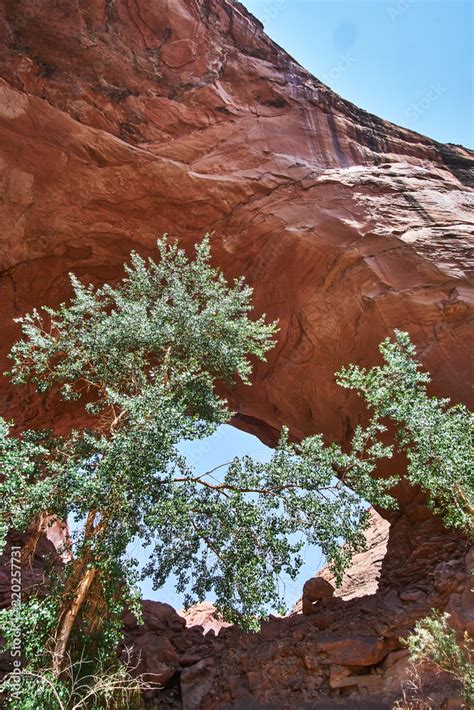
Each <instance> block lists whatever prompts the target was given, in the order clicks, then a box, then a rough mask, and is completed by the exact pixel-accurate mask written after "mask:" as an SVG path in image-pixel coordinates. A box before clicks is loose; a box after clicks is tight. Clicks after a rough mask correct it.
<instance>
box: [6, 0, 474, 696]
mask: <svg viewBox="0 0 474 710" xmlns="http://www.w3.org/2000/svg"><path fill="white" fill-rule="evenodd" d="M473 170H474V155H473V153H472V151H470V150H468V149H465V148H463V147H461V146H455V145H449V144H448V145H443V144H440V143H437V142H436V141H433V140H431V139H429V138H426V137H424V136H421V135H419V134H416V133H414V132H412V131H409V130H407V129H404V128H401V127H398V126H395V125H393V124H391V123H389V122H387V121H384V120H382V119H380V118H377V117H376V116H373V115H371V114H369V113H367V112H366V111H364V110H362V109H359V108H357V107H356V106H354V105H353V104H351V103H349V102H348V101H345V100H344V99H342V98H341V97H339V96H338V95H336V94H335V93H334V92H333V91H331V90H330V89H329V88H328V87H327V86H325V85H324V84H322V83H321V82H320V81H319V80H318V79H316V78H315V77H313V76H311V75H310V74H309V73H308V72H307V71H305V70H304V69H303V68H302V67H301V66H300V65H299V64H297V62H295V61H294V60H293V59H292V58H291V57H290V56H289V55H288V54H287V53H286V52H285V51H284V50H283V49H282V48H280V47H279V46H278V45H276V44H275V43H274V42H272V40H271V39H269V38H268V37H267V36H266V35H265V33H264V30H263V28H262V26H261V24H260V23H259V22H258V21H257V20H256V19H255V18H254V17H252V15H250V14H249V13H248V12H247V11H246V10H245V8H244V7H243V5H241V4H240V3H238V2H236V1H231V0H155V1H154V2H151V0H144V1H143V2H136V3H133V2H129V1H128V0H112V1H111V0H4V2H2V3H1V6H0V194H1V200H0V323H1V327H2V338H1V340H0V367H1V368H2V369H4V368H5V367H7V362H8V361H7V359H6V355H7V353H8V351H9V348H10V347H11V344H12V342H13V341H14V340H15V339H16V338H17V337H18V333H19V331H18V325H17V324H15V323H14V322H13V320H12V319H13V318H14V317H18V316H21V315H22V314H24V313H25V312H27V311H29V310H31V309H32V308H33V307H37V306H40V305H42V304H48V305H56V304H58V303H59V302H60V301H62V300H65V299H66V298H67V297H68V295H69V293H70V288H69V280H68V273H69V272H70V271H74V272H75V273H76V274H77V275H78V276H79V277H80V278H81V279H83V280H85V281H92V282H95V283H102V282H104V281H114V280H115V279H117V278H119V277H120V276H121V273H122V272H121V265H122V263H123V261H124V260H125V259H126V258H127V256H128V254H129V253H130V251H131V250H132V249H136V250H137V251H139V252H140V253H141V254H143V255H147V254H149V255H153V254H154V253H155V241H156V239H157V238H158V237H159V236H161V234H163V233H164V232H167V233H169V234H170V235H171V236H172V237H174V238H178V239H179V240H180V241H181V243H182V244H183V245H185V247H186V248H187V249H188V250H189V252H190V253H191V251H192V245H193V244H194V243H195V242H196V241H197V240H199V239H200V238H201V237H202V236H203V235H204V233H205V232H206V231H210V232H211V233H212V245H213V255H214V259H215V262H216V263H217V264H219V265H220V266H221V267H222V268H223V270H224V272H225V273H226V274H227V275H228V276H229V277H232V276H235V275H240V274H245V276H246V277H247V280H248V281H249V283H250V284H252V285H253V286H254V288H255V294H254V303H255V309H256V314H258V315H259V314H261V313H263V312H265V313H267V315H268V316H269V318H271V319H273V318H278V319H279V321H280V332H279V336H278V342H277V344H276V347H275V348H274V350H273V351H272V352H271V353H269V357H268V361H267V363H264V364H258V365H257V366H256V368H255V373H254V385H253V386H252V387H243V386H239V385H238V386H237V387H236V388H234V389H233V390H232V391H231V392H230V393H229V397H230V400H231V405H232V407H233V408H234V410H235V411H236V412H237V414H236V417H235V422H234V423H235V424H236V425H237V426H239V427H241V428H243V429H246V430H248V431H251V432H253V433H256V434H258V436H260V437H261V438H262V439H263V440H264V441H266V442H267V443H270V444H271V443H274V442H275V440H276V439H277V438H278V434H279V431H280V428H281V426H282V425H283V424H286V425H288V426H289V428H290V432H291V434H292V436H293V437H295V438H300V437H303V436H305V435H309V434H313V433H316V432H320V431H321V432H323V433H324V435H325V436H326V438H327V439H328V440H331V439H336V440H340V441H344V440H347V438H348V437H349V436H350V434H351V432H352V430H353V428H354V426H355V425H356V424H357V423H358V422H359V421H360V420H361V418H363V411H362V408H361V403H360V401H359V400H358V399H357V397H355V396H354V395H353V394H351V393H349V392H347V391H345V390H342V389H341V388H339V387H338V386H337V385H336V383H335V381H334V372H335V371H336V370H338V369H340V367H341V366H343V365H347V364H348V363H349V362H357V363H359V364H364V365H367V366H370V365H372V364H374V363H376V362H378V361H379V360H378V352H377V346H378V343H379V342H380V341H381V340H382V339H383V338H384V337H386V336H387V335H389V334H390V333H391V331H392V330H393V329H394V328H400V329H404V330H407V331H408V332H409V333H410V335H411V337H412V339H413V341H414V342H415V343H416V345H417V347H418V352H419V355H420V359H421V361H422V362H423V364H424V365H425V366H426V367H427V368H428V369H429V370H430V372H431V373H432V376H433V383H432V391H433V393H435V394H437V395H442V396H449V397H451V398H452V400H453V401H454V402H464V403H466V404H468V405H472V390H471V388H470V376H471V373H472V355H471V354H472V352H473V342H472V341H473V338H472V332H473V329H472V301H473V299H472V273H471V271H470V268H471V269H472V260H471V256H472V252H471V251H470V247H471V245H472V236H473V234H474V210H473V205H474V187H473V186H474V176H473ZM2 379H3V381H2V384H1V411H0V414H1V415H2V416H6V417H7V418H9V417H12V418H14V419H15V420H16V421H17V422H18V423H19V424H20V425H21V426H31V425H46V426H51V425H54V426H55V427H56V428H58V429H67V428H68V427H69V426H70V425H71V423H72V422H73V421H74V418H75V416H76V414H75V412H74V410H73V408H72V407H71V405H70V404H68V406H67V408H66V407H62V406H60V405H58V402H57V400H56V399H54V398H53V397H51V398H48V399H46V400H45V402H41V403H40V402H39V401H38V400H37V399H36V398H35V397H34V396H33V394H32V393H31V392H30V391H28V390H27V388H22V389H21V390H20V389H18V388H17V389H13V388H11V387H9V385H8V382H7V380H6V379H5V378H2ZM397 497H398V501H399V503H400V507H401V510H400V512H397V513H396V514H394V515H392V516H391V518H390V522H391V526H390V535H389V537H388V541H387V537H386V535H387V529H388V523H387V522H383V523H380V521H379V522H377V518H376V517H374V522H373V528H372V529H373V536H372V537H371V538H370V539H369V540H368V552H367V553H365V554H364V555H361V556H360V557H358V559H356V560H355V565H354V566H353V568H352V569H351V570H349V572H348V573H347V575H346V577H345V580H344V583H343V587H342V589H341V590H340V591H338V590H336V592H335V595H334V596H333V597H330V596H328V597H325V598H323V599H319V600H318V601H317V603H315V604H314V602H311V604H314V608H313V609H312V610H311V611H312V613H311V615H309V616H305V615H303V614H299V613H295V614H292V615H291V616H289V617H287V618H284V619H280V618H274V619H271V620H270V621H268V622H267V623H266V624H264V626H263V628H262V631H261V633H260V634H258V635H246V634H243V633H241V632H240V631H239V630H238V629H236V628H235V627H224V628H218V626H219V623H218V622H217V621H216V619H215V617H214V616H213V614H212V610H210V609H209V608H207V607H206V608H201V609H194V610H191V611H190V612H188V613H187V614H186V618H184V617H181V616H179V615H178V614H177V613H176V612H175V611H174V610H173V609H172V608H171V607H169V606H168V605H166V604H160V603H159V602H146V603H145V608H144V612H145V613H144V624H143V625H142V626H138V625H137V623H136V620H134V619H133V618H131V617H130V616H126V617H125V618H124V634H125V635H124V647H123V648H122V649H121V652H125V644H126V645H127V646H130V647H131V648H132V650H133V652H134V653H135V654H136V658H139V659H140V664H141V665H140V669H141V671H142V672H144V673H148V674H153V675H156V676H159V677H160V679H161V682H162V684H163V685H164V686H165V690H164V691H161V693H160V694H159V699H156V698H151V697H150V698H149V699H148V700H149V702H150V703H151V704H152V703H155V704H156V703H158V707H166V706H169V707H184V708H186V709H187V710H193V709H194V708H196V710H197V709H198V708H200V709H201V710H222V709H224V708H234V709H237V708H242V709H245V710H248V709H251V708H272V710H275V709H278V708H284V709H285V708H288V709H290V708H295V707H298V708H308V709H309V708H313V707H317V708H318V709H319V710H322V709H323V708H326V707H328V708H332V707H345V708H351V709H352V708H358V707H360V708H370V707H373V708H377V709H378V708H385V707H387V708H388V707H392V705H393V699H394V698H396V697H400V693H401V688H402V685H403V683H404V682H405V681H406V680H407V678H408V675H409V673H410V670H409V666H408V662H407V658H406V654H405V653H404V651H403V648H402V644H401V641H400V639H401V638H403V636H406V635H407V634H408V633H409V632H410V629H411V628H412V627H413V625H414V623H415V622H416V620H417V619H419V618H420V617H422V616H424V615H426V614H427V613H428V612H429V610H430V609H431V608H433V607H437V608H440V609H448V610H449V611H450V613H451V616H452V619H453V623H454V624H455V626H456V628H457V630H458V631H459V633H460V634H461V633H462V632H463V631H464V630H466V629H471V630H472V627H473V624H474V600H473V593H472V587H473V583H472V577H471V576H470V570H471V569H472V567H473V566H474V564H473V553H472V551H471V552H469V546H468V544H467V542H466V541H465V540H463V539H462V538H460V537H459V536H457V535H455V534H453V533H450V532H448V531H446V530H445V529H444V528H443V526H442V525H441V523H440V521H438V520H436V519H435V518H433V517H432V516H430V515H429V514H428V513H427V511H426V508H425V507H424V505H423V498H422V496H420V494H419V492H417V491H416V490H412V489H409V488H408V487H407V486H405V485H399V486H398V488H397ZM384 526H385V527H384ZM44 544H45V545H46V546H48V545H49V547H48V549H50V547H51V545H50V543H46V542H45V543H44ZM45 549H46V548H45ZM385 549H386V553H385ZM7 553H8V550H7ZM38 554H39V555H41V554H43V553H42V552H41V549H40V548H39V550H38ZM7 560H8V555H7V558H6V559H4V560H3V562H4V565H3V567H2V570H1V574H0V606H7V605H8V604H9V596H8V594H9V592H8V589H9V586H8V585H9V579H8V574H9V572H8V561H7ZM42 565H43V562H42V558H39V557H38V559H35V568H34V570H33V571H31V572H27V571H25V574H31V575H33V577H32V580H33V581H34V582H35V583H36V579H37V578H38V580H41V579H42V575H43V567H42ZM35 575H36V576H35ZM319 576H322V577H323V579H325V580H326V581H327V582H330V583H332V581H333V580H332V579H331V577H330V574H329V572H328V571H327V570H326V571H323V572H322V573H320V575H319ZM28 579H29V578H28ZM187 622H188V625H186V623H187ZM209 624H210V625H209ZM217 632H219V633H218V635H217V636H216V634H217ZM1 664H2V665H1V667H0V671H3V670H5V669H6V668H7V667H8V663H7V661H5V659H2V660H1ZM430 678H431V677H430V676H429V673H427V675H426V679H427V681H426V682H427V683H428V684H429V683H431V679H430ZM433 684H434V685H432V686H430V687H429V692H430V697H432V698H434V700H433V707H441V706H442V705H443V703H447V702H448V700H449V699H451V700H452V699H453V698H454V697H455V695H456V689H455V688H452V687H451V685H450V684H449V682H448V681H447V680H446V679H439V678H438V679H436V678H435V679H434V680H433ZM436 684H437V685H436ZM450 702H451V701H450ZM451 707H453V706H451Z"/></svg>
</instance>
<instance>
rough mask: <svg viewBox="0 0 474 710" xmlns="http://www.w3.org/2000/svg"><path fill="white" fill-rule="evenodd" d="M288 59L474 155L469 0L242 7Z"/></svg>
mask: <svg viewBox="0 0 474 710" xmlns="http://www.w3.org/2000/svg"><path fill="white" fill-rule="evenodd" d="M243 4H244V5H245V6H246V7H247V8H248V10H250V12H252V13H253V14H254V15H255V16H256V17H258V19H259V20H261V21H262V22H263V24H264V26H265V31H266V33H267V34H268V35H269V36H270V37H271V38H272V39H273V40H275V42H277V43H278V44H279V45H281V46H282V47H283V48H284V49H286V51H287V52H289V54H291V56H292V57H294V58H295V59H296V60H297V61H298V62H300V64H302V65H303V66H304V67H305V68H306V69H308V70H309V71H310V72H311V73H312V74H314V75H315V76H316V77H318V79H320V80H321V81H324V83H326V84H328V85H329V86H330V87H331V88H332V89H334V91H336V92H337V93H338V94H340V95H341V96H343V97H344V98H346V99H349V100H350V101H352V102H353V103H355V104H357V106H360V107H361V108H364V109H366V110H367V111H370V112H372V113H375V114H377V115H378V116H381V117H382V118H385V119H387V120H389V121H392V122H393V123H397V124H399V125H402V126H406V127H408V128H411V129H413V130H415V131H418V132H419V133H423V134H425V135H428V136H430V137H431V138H434V139H436V140H439V141H442V142H449V143H461V144H463V145H465V146H467V147H470V148H474V114H473V102H474V93H473V64H474V56H473V36H474V33H473V30H474V27H473V15H474V3H473V2H472V0H243Z"/></svg>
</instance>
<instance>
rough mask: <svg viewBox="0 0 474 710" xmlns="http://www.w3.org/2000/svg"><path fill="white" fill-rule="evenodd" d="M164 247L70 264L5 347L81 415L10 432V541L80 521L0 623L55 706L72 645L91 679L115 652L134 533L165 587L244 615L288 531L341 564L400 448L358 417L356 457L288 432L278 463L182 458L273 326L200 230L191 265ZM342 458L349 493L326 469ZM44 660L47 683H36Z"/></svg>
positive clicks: (255, 606)
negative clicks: (55, 301)
mask: <svg viewBox="0 0 474 710" xmlns="http://www.w3.org/2000/svg"><path fill="white" fill-rule="evenodd" d="M158 249H159V257H160V258H159V261H158V263H155V262H154V261H153V260H151V259H150V260H148V261H145V260H143V259H142V258H141V257H139V256H138V255H136V254H132V257H131V262H130V264H129V265H127V266H126V267H125V277H124V278H123V279H122V281H120V283H119V284H118V285H117V286H115V287H112V286H109V285H105V286H103V287H101V288H94V287H93V286H91V285H88V286H85V285H82V284H81V283H80V282H79V281H78V280H77V279H76V278H75V277H72V279H71V280H72V287H73V291H74V295H73V297H72V299H71V301H70V302H69V303H67V304H62V305H61V306H60V307H59V308H58V309H51V308H45V309H43V310H42V311H41V312H39V311H33V312H32V313H31V314H29V315H27V316H25V317H24V318H22V319H20V323H21V327H22V332H23V338H22V340H20V341H19V342H18V343H17V344H16V345H15V346H14V347H13V349H12V353H11V357H12V359H13V367H12V370H11V373H10V374H11V376H12V378H13V381H14V382H15V383H17V384H24V383H33V384H34V385H35V386H36V388H37V390H38V392H39V393H40V394H41V393H44V392H46V391H47V390H52V391H53V393H54V394H56V395H57V396H58V397H61V398H63V399H65V400H71V401H74V402H75V405H74V406H75V410H74V411H75V412H77V415H78V421H79V422H80V421H81V419H82V420H84V421H85V420H87V428H85V427H84V426H82V427H81V426H79V425H78V426H77V427H76V428H75V429H74V430H73V431H71V432H70V433H69V434H68V435H67V436H64V437H58V436H54V435H52V434H50V433H47V432H37V431H33V432H25V433H24V434H23V435H22V436H20V437H14V436H12V435H11V432H10V431H9V428H10V425H9V424H7V423H6V422H4V421H2V424H1V428H0V454H1V455H2V475H3V482H2V484H1V486H0V512H1V526H2V527H1V533H2V538H3V542H5V539H6V534H7V532H8V530H11V529H16V530H20V531H27V530H29V531H30V533H31V538H30V543H29V544H28V545H27V546H26V548H25V550H24V553H25V556H26V557H30V558H31V556H32V555H33V553H34V546H35V543H36V541H37V539H38V537H39V535H40V534H41V533H42V532H44V531H45V529H46V526H47V525H51V524H53V523H59V524H61V523H62V522H64V521H67V520H69V521H70V522H72V528H73V533H72V535H71V538H70V541H69V549H68V550H67V552H68V554H69V555H70V559H69V561H67V562H66V564H64V565H59V566H58V565H57V566H56V567H55V568H54V569H53V568H52V569H51V575H50V576H51V581H50V586H49V588H48V594H47V595H46V597H45V598H44V599H41V598H39V597H38V596H32V597H31V598H30V599H29V600H26V601H25V602H24V604H22V606H21V607H20V608H16V609H14V610H11V611H9V612H4V613H3V621H2V626H3V631H4V635H5V636H6V638H7V641H8V639H9V638H11V637H12V635H13V634H14V632H15V631H16V630H17V629H18V628H23V629H24V630H25V632H26V629H28V634H27V635H28V639H29V640H28V642H27V643H26V644H25V646H24V649H23V651H24V656H25V660H26V663H27V666H26V669H25V673H29V674H30V675H29V676H28V680H25V684H24V688H26V690H25V693H26V695H29V696H31V693H33V692H35V693H37V694H38V693H39V694H40V693H43V695H42V696H41V700H38V698H39V697H40V696H39V695H38V698H37V702H38V703H40V704H41V702H43V703H50V705H49V706H51V707H54V703H55V702H57V697H56V695H57V693H58V692H59V691H60V690H61V692H63V691H64V692H65V689H64V684H65V683H66V680H65V679H66V676H67V671H68V669H69V668H70V667H71V663H72V664H74V663H77V658H81V659H82V660H83V665H84V664H86V666H87V664H89V665H88V666H87V668H86V670H84V669H83V671H82V672H83V673H87V674H89V676H90V675H91V674H92V675H93V668H94V664H96V665H97V663H98V662H99V661H100V664H102V665H101V667H102V668H103V663H104V658H108V659H110V663H111V664H112V663H113V659H114V658H115V647H116V644H117V641H118V639H119V636H120V614H121V611H122V609H123V606H124V605H125V604H128V605H131V604H132V603H133V598H134V594H135V591H134V590H135V582H136V577H137V575H136V570H135V568H134V562H133V560H130V559H129V558H128V556H127V546H128V545H129V543H130V542H131V541H132V540H134V539H136V538H140V539H141V540H142V542H143V543H144V544H145V545H149V544H151V545H152V546H153V552H152V554H151V555H150V563H149V565H148V568H147V570H146V573H147V574H149V575H151V576H152V577H153V579H154V582H155V584H156V585H157V586H160V585H162V584H163V583H164V582H165V580H166V579H167V578H168V577H169V575H171V574H172V573H174V574H175V575H176V576H177V580H178V582H177V586H178V590H179V591H183V592H184V591H186V601H187V602H188V603H190V602H191V601H192V600H201V599H203V598H204V597H205V596H206V594H208V593H209V592H211V591H214V593H215V595H216V599H217V606H218V608H219V609H220V610H221V611H222V612H223V613H224V615H225V617H226V618H227V619H230V620H233V621H237V622H238V623H240V624H242V625H243V626H246V627H252V626H255V625H256V624H257V623H258V618H259V617H260V616H261V615H262V614H265V612H266V611H267V610H268V609H269V607H270V606H273V607H275V606H278V607H279V606H281V598H280V593H279V587H278V579H279V576H280V575H281V574H282V573H287V574H289V575H290V576H293V577H294V576H295V574H296V573H297V570H298V568H299V566H300V564H301V556H300V554H299V553H300V550H301V547H302V545H303V539H298V540H297V541H295V540H294V537H292V534H293V533H296V532H299V533H300V534H301V533H302V534H303V535H304V537H305V539H306V540H308V541H309V542H311V543H317V544H319V545H320V546H321V547H322V549H323V551H324V553H325V554H326V556H327V557H328V559H329V560H330V562H331V563H332V564H333V566H334V568H335V569H336V572H337V574H338V575H339V577H340V575H341V574H342V571H343V569H344V567H345V565H346V564H347V562H348V561H349V560H350V558H351V555H352V554H353V553H354V551H356V550H358V549H360V548H361V547H362V546H363V544H364V540H363V530H364V528H365V526H366V524H367V521H368V516H367V511H366V509H365V508H366V505H365V504H364V503H363V501H361V498H360V496H362V497H363V498H365V499H370V500H372V501H376V502H379V503H380V504H387V503H388V501H389V498H388V496H387V495H386V494H385V488H386V484H385V483H381V482H377V481H375V480H374V479H373V478H371V475H370V474H371V473H372V472H373V470H374V468H375V465H376V462H377V460H378V458H380V457H382V456H385V455H388V454H389V453H390V452H389V450H388V449H387V448H386V447H384V446H382V445H381V444H379V443H376V442H375V443H374V442H373V441H372V439H371V434H374V433H375V431H374V432H371V433H367V432H362V431H361V430H358V431H357V432H356V433H355V436H354V439H353V442H352V447H351V449H350V451H349V453H347V452H344V451H343V450H342V449H341V447H339V446H337V445H331V446H329V447H325V446H324V444H323V440H322V437H321V436H315V437H311V438H309V439H307V440H305V441H304V442H302V443H301V444H291V443H290V442H289V441H288V437H287V435H286V433H285V432H284V433H283V435H282V439H281V442H280V445H279V447H278V448H277V449H276V451H275V453H274V455H273V457H272V459H271V461H270V462H269V463H259V462H256V461H253V460H251V459H250V458H248V457H246V458H244V459H242V460H234V461H232V462H231V463H230V465H228V466H227V467H226V468H225V470H224V471H223V473H222V475H221V476H220V478H215V476H214V474H215V473H216V472H209V473H202V472H196V471H194V470H193V469H192V468H191V467H190V465H189V464H188V462H187V460H186V459H185V458H184V457H183V456H182V455H180V453H179V448H178V445H179V444H180V442H182V441H183V440H196V439H201V438H203V437H207V436H209V435H210V434H212V433H213V432H214V431H215V429H216V427H218V426H219V425H220V424H222V423H224V422H227V421H229V418H230V417H231V415H232V413H231V412H230V411H229V407H228V404H227V402H226V400H225V399H223V398H222V397H220V396H219V395H218V394H217V393H216V384H217V383H225V384H226V385H227V386H232V383H233V382H234V381H235V379H236V378H240V380H242V381H243V382H245V383H247V384H249V382H250V381H249V376H250V372H251V358H254V359H264V356H265V353H266V351H267V350H268V349H269V348H270V347H271V345H272V338H273V336H274V334H275V333H276V330H277V328H276V324H275V323H266V322H265V319H264V317H261V318H259V319H257V320H251V319H250V317H249V314H250V311H251V305H250V298H251V289H250V288H249V287H248V286H246V285H245V284H244V282H243V280H241V279H238V280H236V281H234V282H233V283H232V284H230V285H229V284H228V283H227V282H226V280H225V278H224V276H223V275H222V273H220V272H219V271H217V270H216V269H214V268H213V267H212V266H211V264H210V247H209V241H208V240H207V239H206V240H204V241H203V242H202V243H201V244H199V245H198V246H197V248H196V257H195V259H194V260H192V261H189V260H188V259H187V258H186V255H185V253H184V251H182V250H181V249H179V248H178V247H177V246H176V245H173V244H170V243H169V242H167V240H166V239H164V240H162V241H160V242H159V243H158ZM81 407H83V408H84V410H85V411H84V412H83V414H82V415H81ZM342 470H343V471H345V472H346V483H348V484H349V485H350V486H352V489H353V490H350V489H349V488H347V486H342V485H341V484H338V483H337V481H336V480H335V479H334V474H335V473H336V472H337V471H342ZM341 542H345V546H344V547H343V548H342V547H341V546H340V543H341ZM40 669H42V670H43V671H45V669H47V678H48V683H46V684H45V683H43V684H42V685H41V683H40V682H39V681H38V682H37V683H36V685H35V684H34V682H33V681H32V678H38V677H39V675H38V671H39V670H40ZM32 683H33V685H32ZM51 684H52V685H51ZM61 684H63V685H61ZM33 687H34V688H36V690H32V688H33ZM51 687H54V689H55V693H56V695H54V694H52V690H51ZM25 703H27V701H26V700H25ZM17 707H25V708H26V707H30V706H29V705H28V704H25V705H20V704H18V701H17Z"/></svg>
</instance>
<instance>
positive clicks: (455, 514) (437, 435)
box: [338, 331, 474, 535]
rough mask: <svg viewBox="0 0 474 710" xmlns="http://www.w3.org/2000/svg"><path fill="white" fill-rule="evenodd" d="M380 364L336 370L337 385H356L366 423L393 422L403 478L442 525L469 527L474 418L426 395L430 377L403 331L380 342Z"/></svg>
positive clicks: (473, 499) (473, 522)
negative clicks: (404, 466)
mask: <svg viewBox="0 0 474 710" xmlns="http://www.w3.org/2000/svg"><path fill="white" fill-rule="evenodd" d="M380 352H381V354H382V356H383V359H384V364H383V365H382V366H380V367H372V368H370V369H369V370H366V369H364V368H361V367H359V366H356V365H351V366H350V367H349V368H347V369H343V370H341V372H340V373H338V382H339V384H341V385H342V386H343V387H349V388H352V389H356V390H357V391H358V392H359V393H360V394H361V395H362V397H363V398H364V400H365V402H366V404H367V405H368V407H369V409H370V412H371V415H372V417H371V425H379V424H381V423H382V424H383V423H387V422H391V423H392V424H394V425H395V430H396V436H397V446H398V449H399V450H401V451H403V452H405V453H406V456H407V457H408V471H407V476H408V479H409V480H410V481H411V482H412V483H414V484H419V485H420V486H421V487H422V488H423V490H424V491H425V492H426V493H427V495H428V502H429V504H430V505H431V507H432V508H433V510H434V511H436V512H437V513H440V514H441V515H442V516H443V518H444V520H445V522H446V524H447V525H449V526H453V527H456V528H458V529H460V530H463V531H465V532H467V533H470V534H471V535H472V533H473V531H474V465H473V464H474V449H473V433H474V426H473V425H474V418H473V414H472V412H470V411H469V410H468V409H467V408H466V407H464V406H463V405H461V404H457V405H454V406H450V400H449V399H439V398H437V397H430V396H429V395H428V392H427V385H428V383H429V382H430V377H429V375H428V374H427V373H426V372H423V371H421V367H420V364H419V362H418V361H417V360H416V350H415V347H414V345H413V344H412V343H411V341H410V338H409V336H408V334H407V333H404V332H400V331H395V338H394V339H393V340H392V339H391V338H387V339H386V340H384V341H383V343H382V344H381V346H380Z"/></svg>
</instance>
